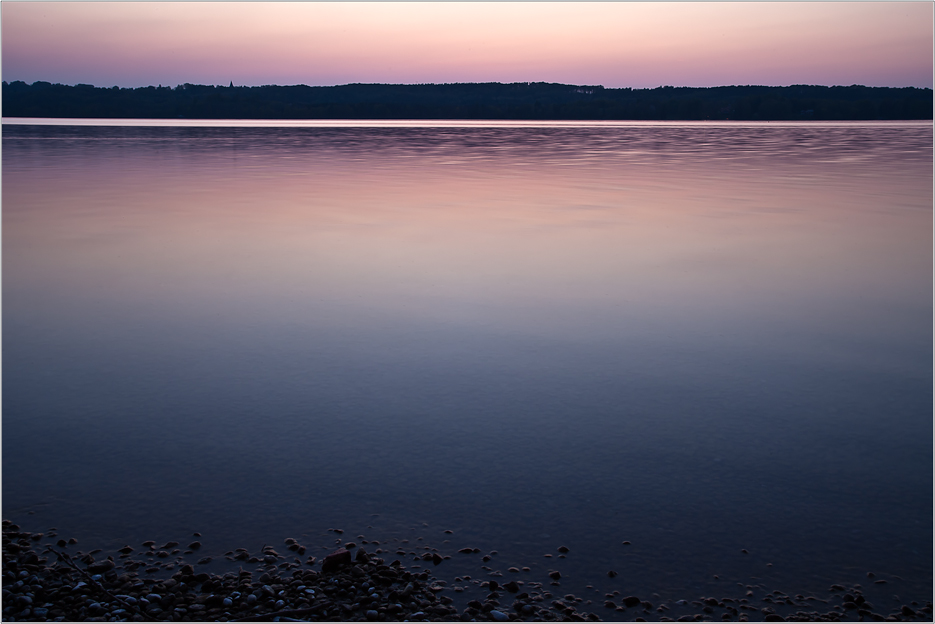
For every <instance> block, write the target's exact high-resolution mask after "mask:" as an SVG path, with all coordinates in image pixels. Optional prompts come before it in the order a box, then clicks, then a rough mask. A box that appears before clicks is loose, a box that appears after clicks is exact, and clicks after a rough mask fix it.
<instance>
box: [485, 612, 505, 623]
mask: <svg viewBox="0 0 935 624" xmlns="http://www.w3.org/2000/svg"><path fill="white" fill-rule="evenodd" d="M488 615H490V617H491V618H492V619H494V620H496V621H498V622H507V621H509V619H510V616H508V615H507V614H506V613H503V612H502V611H497V610H496V609H494V610H493V611H491V612H490V613H489V614H488Z"/></svg>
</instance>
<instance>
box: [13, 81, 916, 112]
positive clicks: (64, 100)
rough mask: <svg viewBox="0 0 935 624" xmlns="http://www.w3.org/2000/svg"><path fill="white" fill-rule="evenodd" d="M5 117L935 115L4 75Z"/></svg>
mask: <svg viewBox="0 0 935 624" xmlns="http://www.w3.org/2000/svg"><path fill="white" fill-rule="evenodd" d="M2 95H3V116H4V117H76V118H140V119H179V118H182V119H516V120H519V119H531V120H535V119H539V120H550V119H555V120H561V119H566V120H573V119H580V120H614V119H617V120H626V119H632V120H763V121H766V120H776V121H778V120H809V119H812V120H876V119H881V120H885V119H932V90H931V89H918V88H914V87H905V88H889V87H864V86H859V85H852V86H849V87H823V86H810V85H794V86H790V87H766V86H730V87H710V88H695V87H659V88H656V89H630V88H623V89H606V88H604V87H601V86H576V85H564V84H554V83H545V82H535V83H525V82H520V83H512V84H501V83H496V82H494V83H459V84H421V85H389V84H349V85H342V86H335V87H309V86H305V85H296V86H275V85H270V86H262V87H235V86H233V84H231V86H226V87H225V86H211V85H193V84H183V85H179V86H177V87H162V86H159V87H140V88H131V89H125V88H119V87H112V88H102V87H94V86H92V85H86V84H79V85H75V86H68V85H62V84H51V83H48V82H34V83H32V84H31V85H30V84H26V83H25V82H22V81H15V82H11V83H7V82H4V83H3V93H2Z"/></svg>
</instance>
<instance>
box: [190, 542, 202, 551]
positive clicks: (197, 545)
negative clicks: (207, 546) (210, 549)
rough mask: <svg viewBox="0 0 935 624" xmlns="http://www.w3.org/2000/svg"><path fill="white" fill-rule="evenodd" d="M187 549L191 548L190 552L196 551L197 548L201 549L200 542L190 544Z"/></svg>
mask: <svg viewBox="0 0 935 624" xmlns="http://www.w3.org/2000/svg"><path fill="white" fill-rule="evenodd" d="M188 547H189V548H191V549H192V550H198V549H199V548H201V542H192V543H191V544H189V545H188Z"/></svg>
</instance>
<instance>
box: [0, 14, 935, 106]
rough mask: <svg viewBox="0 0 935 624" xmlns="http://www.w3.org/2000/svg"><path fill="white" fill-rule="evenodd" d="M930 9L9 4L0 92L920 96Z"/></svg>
mask: <svg viewBox="0 0 935 624" xmlns="http://www.w3.org/2000/svg"><path fill="white" fill-rule="evenodd" d="M933 6H935V5H933V3H931V2H776V3H759V2H751V3H746V2H723V3H705V2H689V3H678V2H660V3H656V2H647V3H626V2H623V3H617V2H597V3H579V2H571V3H563V2H543V3H540V2H518V3H509V2H491V3H484V2H468V3H444V2H443V3H433V2H415V3H392V2H378V3H367V2H337V3H301V2H290V3H273V2H270V3H264V2H243V3H225V2H208V3H189V2H127V3H123V2H11V1H4V2H2V4H0V10H2V16H0V19H2V72H3V80H5V81H13V80H23V81H26V82H29V83H31V82H34V81H37V80H45V81H49V82H59V83H63V84H77V83H86V84H93V85H95V86H106V87H110V86H121V87H140V86H148V85H158V84H162V85H164V86H166V85H168V86H175V85H178V84H183V83H186V82H188V83H194V84H218V85H220V84H223V85H227V84H229V83H230V82H233V83H234V84H235V85H264V84H280V85H289V84H307V85H338V84H348V83H375V82H379V83H403V84H412V83H451V82H538V81H544V82H560V83H566V84H578V85H603V86H605V87H633V88H653V87H658V86H663V85H672V86H691V87H706V86H719V85H746V84H758V85H773V86H782V85H790V84H816V85H828V86H831V85H851V84H861V85H867V86H887V87H907V86H914V87H932V72H933V66H932V52H933V26H932V23H933V22H932V20H933Z"/></svg>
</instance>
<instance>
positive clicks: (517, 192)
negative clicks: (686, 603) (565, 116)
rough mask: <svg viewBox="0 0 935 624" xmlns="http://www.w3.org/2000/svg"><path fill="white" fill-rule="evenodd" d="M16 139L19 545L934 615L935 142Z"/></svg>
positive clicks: (279, 132)
mask: <svg viewBox="0 0 935 624" xmlns="http://www.w3.org/2000/svg"><path fill="white" fill-rule="evenodd" d="M9 121H11V120H4V125H3V160H2V162H3V196H2V199H3V423H2V424H3V516H4V518H8V519H10V520H13V521H14V522H17V523H19V524H21V525H22V526H23V527H24V528H29V529H30V530H38V531H42V530H47V529H48V528H49V527H57V528H58V531H59V533H60V534H61V535H63V536H66V537H67V536H72V535H73V536H75V537H77V538H78V539H79V544H80V546H81V547H83V548H86V549H87V548H95V547H99V548H106V549H111V550H114V549H116V548H119V547H120V546H123V545H124V544H128V543H129V544H133V545H134V546H136V545H137V544H139V543H141V542H142V541H143V540H147V539H152V540H157V541H158V540H163V541H164V540H168V539H179V538H180V537H181V538H182V539H184V538H185V537H186V536H189V535H191V533H192V532H194V531H199V532H201V533H202V534H203V536H204V537H203V539H202V541H203V542H204V544H205V546H204V552H207V553H212V554H215V555H219V554H220V553H223V552H224V551H227V550H231V549H233V548H236V547H240V546H244V547H247V548H248V549H250V550H255V549H258V548H259V547H260V546H261V545H262V544H276V545H279V544H282V541H283V539H284V538H286V537H289V536H293V537H297V538H298V537H299V536H305V537H304V538H303V539H305V540H306V541H308V542H309V543H310V544H312V545H313V546H314V548H315V550H314V554H320V553H325V552H327V550H326V549H327V547H330V546H329V544H330V543H331V542H333V541H334V539H333V538H334V534H333V533H329V532H327V529H328V528H333V527H343V528H344V530H345V531H346V534H345V537H347V536H356V535H358V534H366V535H367V536H368V537H370V538H371V539H377V540H388V541H392V540H393V539H402V538H404V537H412V536H416V535H418V536H419V537H423V538H424V540H425V543H427V544H432V545H435V546H438V547H439V549H440V550H442V551H443V552H446V553H447V550H446V549H448V550H450V551H451V552H450V553H448V554H454V553H455V551H456V550H457V549H458V548H461V547H462V546H470V547H477V548H480V549H482V550H483V551H484V552H487V551H489V550H497V551H498V554H497V555H496V556H495V558H494V560H493V562H491V563H489V564H487V565H488V567H490V568H492V570H491V571H497V570H502V571H503V572H506V568H507V567H508V566H521V565H525V566H529V567H531V572H530V574H533V575H539V576H542V575H543V574H544V571H545V570H546V569H547V568H555V567H556V565H557V564H559V563H560V564H561V566H562V568H561V569H562V573H563V575H564V578H563V586H567V587H569V588H576V589H577V588H578V587H583V586H584V585H587V584H590V585H593V586H594V587H596V588H598V590H600V591H604V589H605V588H610V587H617V588H620V587H624V586H625V587H626V588H627V591H628V592H630V593H636V592H642V593H643V594H646V595H649V594H650V593H656V594H657V595H660V596H662V597H663V598H666V597H670V596H677V597H681V594H680V592H681V593H684V594H685V595H686V596H690V597H693V596H696V595H699V594H704V593H706V592H707V593H713V592H715V591H722V592H723V593H725V594H726V593H729V592H736V591H738V588H737V586H736V583H738V582H739V583H741V584H742V585H743V584H747V583H751V582H753V583H764V584H767V585H769V586H770V587H777V588H782V589H784V590H785V591H786V592H789V593H797V592H802V593H809V592H817V591H826V590H827V587H828V584H829V583H833V582H851V583H854V582H856V583H860V582H864V583H868V581H867V578H866V574H867V572H873V573H875V574H876V575H877V577H878V578H882V579H889V584H888V585H886V587H885V588H884V589H881V592H883V594H881V595H882V596H883V597H881V598H877V600H878V601H885V600H893V598H892V595H894V594H895V595H897V596H896V601H895V602H894V604H895V605H896V607H897V608H898V605H899V604H900V603H899V601H898V599H899V597H900V596H901V597H902V598H901V599H902V601H903V602H905V601H906V600H908V599H911V598H915V599H930V598H931V592H932V553H933V543H932V533H933V525H932V506H933V498H932V492H933V479H932V474H933V473H932V465H933V454H932V436H933V430H932V396H933V388H932V375H933V370H932V355H933V350H932V338H933V336H932V312H933V310H932V295H933V292H932V277H933V275H932V223H933V222H932V199H933V198H932V166H933V161H932V147H933V138H932V125H931V122H922V123H913V122H906V123H837V124H836V123H827V124H822V123H799V124H796V123H785V124H783V123H745V124H741V123H710V124H706V123H684V124H680V123H604V124H601V123H598V124H586V123H555V124H548V123H545V124H543V123H512V124H511V123H488V124H485V123H460V124H459V123H452V122H449V123H426V124H420V122H384V123H379V122H374V123H360V122H343V123H292V124H289V125H287V126H283V125H279V126H277V125H276V124H274V123H265V124H264V123H259V122H242V123H239V124H238V123H228V124H224V123H214V124H210V123H209V124H198V123H191V122H188V123H186V122H178V123H174V122H158V123H149V124H138V125H130V126H122V125H120V124H121V123H125V122H119V121H118V122H110V123H111V125H104V126H100V125H88V124H87V122H85V125H39V124H38V123H37V124H36V125H29V124H24V125H16V124H12V123H8V122H9ZM76 123H77V122H76ZM444 530H450V531H453V533H452V534H446V533H443V532H442V531H444ZM446 539H448V540H450V541H449V542H444V540H446ZM624 541H628V542H630V544H629V545H624V544H623V542H624ZM560 545H565V546H567V547H568V548H569V549H570V553H569V554H568V556H567V557H566V558H565V559H563V560H561V561H560V562H559V561H558V560H557V559H554V558H552V559H549V558H544V557H543V555H544V554H545V553H556V550H555V549H556V548H557V547H558V546H560ZM742 550H746V551H747V553H743V552H742ZM556 556H557V553H556ZM218 559H219V561H217V562H216V563H214V564H211V565H216V566H218V567H217V569H218V570H220V569H222V567H221V566H222V565H227V564H226V563H225V562H224V561H223V558H222V557H218ZM459 561H460V563H458V562H459ZM464 561H465V560H460V559H457V557H455V558H454V559H452V561H451V562H450V564H449V563H446V564H445V565H446V566H447V565H450V566H452V567H451V569H452V570H468V569H470V570H473V572H471V573H472V574H475V575H478V576H479V577H481V578H483V577H482V576H480V575H483V574H485V572H486V571H484V570H482V569H480V568H479V566H480V565H481V564H480V562H479V561H474V560H471V562H470V563H465V562H464ZM238 564H239V562H238ZM457 566H460V567H457ZM444 567H445V566H440V567H439V568H438V571H439V572H441V571H442V570H443V568H444ZM609 569H613V570H615V571H617V572H619V574H620V576H619V577H618V578H617V579H613V580H612V579H609V578H608V577H607V575H606V572H607V571H608V570H609ZM715 575H717V577H718V578H715ZM751 579H754V580H753V581H751ZM540 580H541V579H540ZM546 580H548V579H546ZM615 583H616V585H615ZM731 586H733V589H729V590H728V589H718V588H725V587H731ZM872 587H873V586H872V585H871V588H872Z"/></svg>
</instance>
